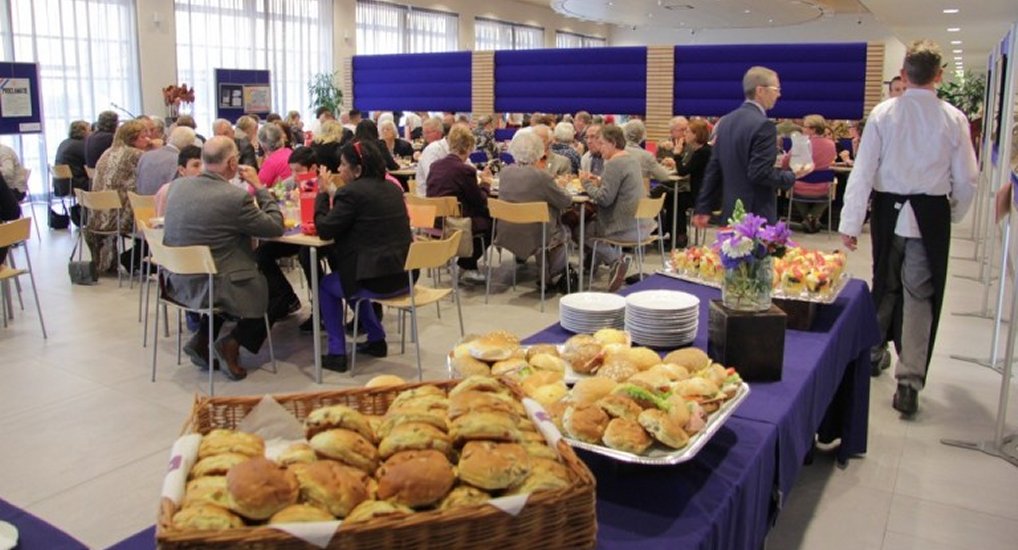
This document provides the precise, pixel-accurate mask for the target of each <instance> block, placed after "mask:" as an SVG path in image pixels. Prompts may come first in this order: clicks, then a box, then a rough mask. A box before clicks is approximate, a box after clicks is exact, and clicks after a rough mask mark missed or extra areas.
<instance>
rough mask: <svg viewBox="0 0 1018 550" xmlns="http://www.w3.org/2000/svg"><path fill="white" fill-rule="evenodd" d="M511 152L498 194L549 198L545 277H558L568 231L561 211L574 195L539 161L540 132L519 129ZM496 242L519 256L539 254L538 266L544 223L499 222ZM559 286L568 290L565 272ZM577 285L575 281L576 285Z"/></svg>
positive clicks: (531, 199) (504, 197)
mask: <svg viewBox="0 0 1018 550" xmlns="http://www.w3.org/2000/svg"><path fill="white" fill-rule="evenodd" d="M509 153H510V154H512V156H513V158H514V159H516V162H515V163H514V164H510V165H509V166H506V167H505V168H504V169H503V170H502V172H501V174H500V176H499V198H500V199H502V200H504V201H506V202H538V201H541V202H546V203H548V210H549V214H550V221H549V222H548V232H547V237H548V267H547V269H546V278H545V280H546V281H551V280H553V279H554V278H555V277H558V276H559V275H560V274H562V273H563V272H564V271H565V269H566V262H567V261H568V258H567V257H566V247H565V243H566V240H567V239H568V238H569V234H568V233H567V231H566V228H565V226H563V225H562V222H561V221H559V219H560V218H561V217H562V211H563V210H565V209H567V208H569V206H570V205H571V204H572V197H570V196H569V193H567V192H566V191H565V190H564V189H562V188H561V187H560V186H559V185H557V184H556V183H555V179H554V178H552V177H551V174H549V173H548V172H546V171H545V170H544V169H542V168H539V167H538V166H537V163H538V162H539V161H540V160H541V157H543V156H544V142H543V141H541V138H539V137H537V134H535V133H533V132H530V131H525V130H524V131H519V132H516V135H515V136H513V141H512V143H510V144H509ZM495 244H496V245H498V246H501V247H504V248H507V249H509V251H510V252H512V253H513V256H515V257H516V258H517V259H525V258H529V257H530V256H534V257H536V258H537V261H538V267H539V268H543V267H544V266H542V265H540V263H541V225H540V224H536V223H532V224H515V223H508V222H499V224H498V235H496V236H495ZM555 286H556V288H557V289H558V290H559V291H561V292H562V293H565V292H566V291H567V288H568V286H567V279H566V278H565V277H564V276H563V277H561V278H559V279H558V281H556V283H555ZM573 286H574V287H575V284H574V285H573Z"/></svg>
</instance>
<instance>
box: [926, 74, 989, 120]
mask: <svg viewBox="0 0 1018 550" xmlns="http://www.w3.org/2000/svg"><path fill="white" fill-rule="evenodd" d="M985 94H986V77H985V76H984V75H975V74H972V73H971V72H968V71H965V76H963V77H961V78H956V79H954V80H952V81H950V82H946V83H944V84H941V86H940V88H939V89H938V90H937V97H939V98H941V99H943V100H944V101H946V102H948V103H950V104H951V105H954V106H955V107H957V108H958V109H959V110H961V112H963V113H965V115H966V116H968V117H969V119H972V118H974V117H976V116H978V115H979V114H980V113H982V110H983V97H984V96H985Z"/></svg>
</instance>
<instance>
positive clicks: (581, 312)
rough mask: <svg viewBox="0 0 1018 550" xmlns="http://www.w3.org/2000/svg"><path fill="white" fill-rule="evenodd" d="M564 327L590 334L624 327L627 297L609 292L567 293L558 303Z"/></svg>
mask: <svg viewBox="0 0 1018 550" xmlns="http://www.w3.org/2000/svg"><path fill="white" fill-rule="evenodd" d="M558 314H559V322H560V323H562V328H564V329H566V330H568V331H571V332H576V333H579V334H590V333H594V332H597V331H598V330H600V329H603V328H617V329H620V330H621V329H622V326H623V325H624V324H625V318H626V299H625V298H623V297H622V296H619V295H618V294H609V293H607V292H576V293H573V294H567V295H565V296H563V297H562V299H561V300H559V303H558Z"/></svg>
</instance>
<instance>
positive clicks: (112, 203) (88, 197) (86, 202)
mask: <svg viewBox="0 0 1018 550" xmlns="http://www.w3.org/2000/svg"><path fill="white" fill-rule="evenodd" d="M74 196H75V197H77V198H78V204H79V205H81V208H82V212H81V227H80V228H79V229H78V240H77V242H76V243H75V245H74V247H75V248H76V249H77V250H78V261H81V255H82V253H83V249H84V248H85V233H91V234H93V235H101V236H107V237H116V241H115V243H116V245H117V256H118V257H119V256H120V252H122V251H123V244H124V243H123V238H122V236H121V235H120V216H121V214H122V213H123V209H124V206H123V205H122V204H121V203H120V195H118V194H117V192H116V191H85V190H82V189H75V190H74ZM94 210H114V211H116V213H117V226H116V228H114V229H112V230H100V231H93V230H91V229H89V228H88V218H89V217H91V215H92V212H93V211H94ZM71 256H72V257H73V256H74V251H73V250H72V251H71ZM93 260H95V258H93ZM117 261H118V262H119V258H118V260H117ZM117 286H121V283H120V269H117Z"/></svg>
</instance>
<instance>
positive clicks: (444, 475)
mask: <svg viewBox="0 0 1018 550" xmlns="http://www.w3.org/2000/svg"><path fill="white" fill-rule="evenodd" d="M455 481H456V474H455V472H454V471H453V468H452V464H450V463H449V460H448V459H446V457H445V455H443V454H442V453H440V452H438V451H404V452H402V453H396V454H395V455H393V456H392V457H390V458H389V460H387V461H385V463H384V464H382V466H381V467H380V468H379V469H378V498H380V499H382V500H388V501H390V502H393V503H395V504H402V505H404V506H409V507H411V508H418V507H423V506H430V505H432V504H435V503H436V502H438V501H440V500H442V499H443V498H445V495H447V494H448V493H449V491H450V490H451V489H452V485H453V483H455Z"/></svg>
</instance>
